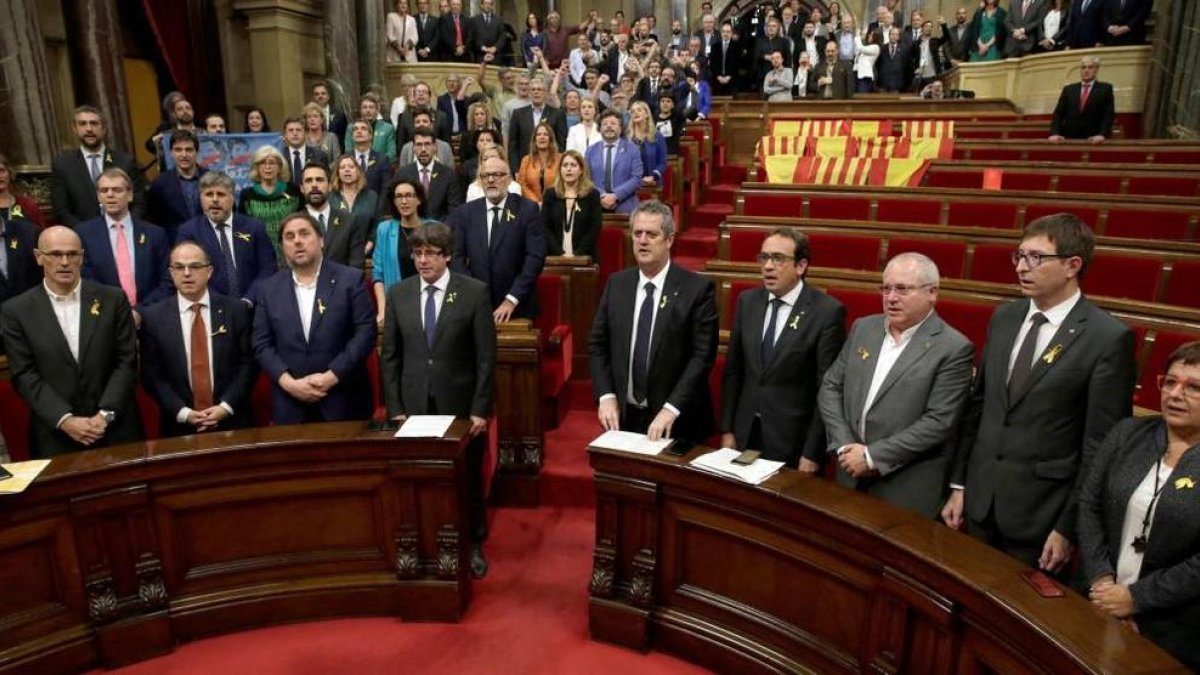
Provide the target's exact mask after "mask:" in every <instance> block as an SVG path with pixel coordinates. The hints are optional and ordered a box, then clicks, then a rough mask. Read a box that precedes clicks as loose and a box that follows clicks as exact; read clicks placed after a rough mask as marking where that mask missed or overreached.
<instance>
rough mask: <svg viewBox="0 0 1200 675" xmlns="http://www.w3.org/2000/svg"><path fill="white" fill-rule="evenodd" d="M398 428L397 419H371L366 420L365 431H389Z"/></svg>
mask: <svg viewBox="0 0 1200 675" xmlns="http://www.w3.org/2000/svg"><path fill="white" fill-rule="evenodd" d="M399 429H400V422H399V421H398V420H379V421H375V420H371V421H370V422H367V431H391V432H395V431H398V430H399Z"/></svg>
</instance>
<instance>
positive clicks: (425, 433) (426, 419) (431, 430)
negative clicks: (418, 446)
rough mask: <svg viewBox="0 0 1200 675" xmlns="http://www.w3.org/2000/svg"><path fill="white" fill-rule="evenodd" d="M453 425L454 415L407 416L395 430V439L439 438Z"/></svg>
mask: <svg viewBox="0 0 1200 675" xmlns="http://www.w3.org/2000/svg"><path fill="white" fill-rule="evenodd" d="M453 423H454V415H409V416H408V419H406V420H404V424H402V425H401V426H400V428H399V429H397V430H396V438H441V437H443V436H445V435H446V432H447V431H449V430H450V425H451V424H453Z"/></svg>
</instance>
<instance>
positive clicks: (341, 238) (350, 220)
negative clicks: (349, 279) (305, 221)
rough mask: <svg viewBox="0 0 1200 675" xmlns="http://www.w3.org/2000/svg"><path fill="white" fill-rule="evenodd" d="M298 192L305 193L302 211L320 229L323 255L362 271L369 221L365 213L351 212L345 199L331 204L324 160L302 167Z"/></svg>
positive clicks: (327, 174) (327, 171)
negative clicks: (338, 206)
mask: <svg viewBox="0 0 1200 675" xmlns="http://www.w3.org/2000/svg"><path fill="white" fill-rule="evenodd" d="M300 194H301V195H303V197H304V206H303V207H301V212H302V213H307V214H308V215H309V216H310V217H311V218H312V219H313V221H314V222H316V223H317V226H318V227H319V228H320V229H321V238H322V239H324V240H325V244H324V247H323V248H324V257H326V258H328V259H329V260H332V261H334V262H336V263H339V264H342V265H346V266H348V267H352V268H354V269H356V270H360V271H361V270H362V268H363V258H364V257H365V253H364V249H363V247H364V246H366V243H367V230H368V229H369V228H370V225H371V223H370V219H369V217H368V215H367V214H364V213H360V214H355V213H353V212H352V211H350V209H348V208H346V206H345V202H341V204H342V208H340V209H336V210H335V209H334V208H333V205H332V204H330V203H329V169H328V168H326V166H325V165H324V164H309V165H308V166H306V167H304V171H303V172H302V173H301V174H300Z"/></svg>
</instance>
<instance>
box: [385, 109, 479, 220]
mask: <svg viewBox="0 0 1200 675" xmlns="http://www.w3.org/2000/svg"><path fill="white" fill-rule="evenodd" d="M433 148H434V138H433V134H432V133H430V132H429V131H428V130H427V129H421V130H418V131H417V135H416V136H415V137H414V138H413V154H414V155H415V156H416V161H415V162H413V163H412V164H406V165H404V166H402V167H400V169H399V170H398V171H397V172H396V178H403V179H407V180H411V181H414V182H416V183H420V184H421V186H422V187H424V188H425V204H424V206H425V215H426V216H428V217H430V218H433V219H434V220H445V219H446V217H447V216H449V215H450V213H451V212H453V211H454V210H455V209H457V208H458V207H459V206H461V205H462V203H463V195H462V190H461V186H460V185H459V182H458V179H457V177H456V176H455V175H454V169H452V168H450V167H448V166H446V165H444V164H442V163H441V162H439V161H437V159H436V158H435V157H434V155H433ZM381 194H382V193H381Z"/></svg>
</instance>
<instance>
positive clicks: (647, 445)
mask: <svg viewBox="0 0 1200 675" xmlns="http://www.w3.org/2000/svg"><path fill="white" fill-rule="evenodd" d="M670 444H671V439H663V440H659V441H652V440H650V439H649V438H647V437H646V434H635V433H633V432H631V431H606V432H604V433H602V434H600V436H599V437H597V438H596V440H594V441H592V442H591V443H589V444H588V445H594V446H596V447H597V448H604V449H606V450H620V451H622V452H632V453H635V454H638V455H657V454H658V453H660V452H662V451H663V450H664V449H666V447H667V446H668V445H670Z"/></svg>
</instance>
